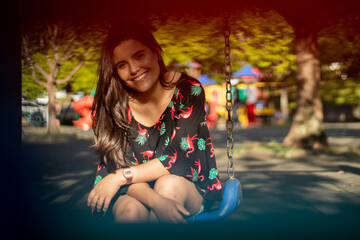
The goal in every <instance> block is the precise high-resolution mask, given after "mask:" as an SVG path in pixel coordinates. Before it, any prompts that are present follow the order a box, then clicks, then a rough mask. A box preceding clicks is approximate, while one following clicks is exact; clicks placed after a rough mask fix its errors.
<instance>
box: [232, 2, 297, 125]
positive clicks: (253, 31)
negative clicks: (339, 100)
mask: <svg viewBox="0 0 360 240" xmlns="http://www.w3.org/2000/svg"><path fill="white" fill-rule="evenodd" d="M235 17H236V20H235V21H234V23H233V24H232V26H231V27H232V32H233V34H234V35H235V36H236V38H237V43H236V45H235V46H234V48H233V49H232V51H233V52H234V55H235V56H236V58H234V59H235V61H236V59H239V60H240V61H242V62H247V63H250V64H251V65H252V66H253V67H258V68H259V69H261V72H262V73H263V74H264V75H265V76H266V79H267V80H269V81H282V82H283V83H284V84H283V87H282V90H281V97H280V100H281V111H282V116H283V119H284V120H286V119H287V116H288V97H287V84H286V79H287V77H289V76H290V75H291V74H292V73H293V71H295V69H296V65H295V59H296V56H295V54H294V48H293V43H294V32H293V29H292V28H291V26H290V25H289V24H288V23H287V22H286V21H285V19H284V18H283V17H282V16H281V15H279V14H278V13H277V12H276V11H274V10H264V9H258V8H254V9H248V10H246V11H242V12H241V14H240V16H239V17H238V16H237V15H235Z"/></svg>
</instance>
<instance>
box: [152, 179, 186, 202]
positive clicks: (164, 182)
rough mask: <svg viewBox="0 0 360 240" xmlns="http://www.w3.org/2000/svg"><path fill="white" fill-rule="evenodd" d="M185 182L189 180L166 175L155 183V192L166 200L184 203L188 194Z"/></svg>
mask: <svg viewBox="0 0 360 240" xmlns="http://www.w3.org/2000/svg"><path fill="white" fill-rule="evenodd" d="M185 181H187V180H186V179H184V178H183V177H179V176H176V175H171V174H170V175H165V176H162V177H160V178H159V179H158V180H157V181H156V182H155V186H154V191H155V192H157V193H158V194H160V195H162V196H164V197H166V198H170V199H172V200H175V201H178V202H183V201H184V197H185V196H184V195H185V194H186V187H185V186H184V185H185V184H186V182H185Z"/></svg>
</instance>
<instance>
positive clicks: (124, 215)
mask: <svg viewBox="0 0 360 240" xmlns="http://www.w3.org/2000/svg"><path fill="white" fill-rule="evenodd" d="M112 212H113V215H114V218H115V222H123V223H139V222H147V221H148V219H149V211H148V209H147V208H146V207H145V206H144V205H143V204H142V203H141V202H139V201H138V200H136V199H135V198H133V197H130V196H129V195H126V194H125V195H122V196H120V197H119V198H118V199H117V200H116V202H115V204H114V207H113V209H112Z"/></svg>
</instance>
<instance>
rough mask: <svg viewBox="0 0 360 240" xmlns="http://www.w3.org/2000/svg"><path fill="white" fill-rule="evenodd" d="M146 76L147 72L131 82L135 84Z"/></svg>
mask: <svg viewBox="0 0 360 240" xmlns="http://www.w3.org/2000/svg"><path fill="white" fill-rule="evenodd" d="M146 75H147V72H144V73H143V74H141V75H140V76H138V77H136V78H134V79H133V80H134V81H135V82H137V81H140V80H142V79H143V78H144V77H146Z"/></svg>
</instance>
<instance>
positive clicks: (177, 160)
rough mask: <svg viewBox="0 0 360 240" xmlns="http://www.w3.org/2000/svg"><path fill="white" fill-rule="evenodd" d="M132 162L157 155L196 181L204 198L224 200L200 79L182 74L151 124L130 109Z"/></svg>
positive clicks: (174, 171) (177, 172)
mask: <svg viewBox="0 0 360 240" xmlns="http://www.w3.org/2000/svg"><path fill="white" fill-rule="evenodd" d="M128 121H129V123H130V126H131V142H130V143H129V144H130V146H129V151H128V153H127V157H128V159H129V160H130V162H131V163H132V164H133V165H139V164H142V163H145V162H147V161H150V160H151V159H154V158H158V159H159V160H160V162H161V163H162V164H163V165H164V167H165V168H166V169H167V170H168V171H169V172H170V173H171V174H175V175H178V176H183V177H185V178H186V179H188V180H189V181H191V182H193V183H194V184H195V185H196V187H197V188H198V190H199V192H201V193H202V195H203V197H204V198H205V199H209V200H218V201H221V197H222V187H221V183H220V180H219V174H218V170H217V168H216V162H215V154H214V147H213V143H212V140H211V137H210V133H209V130H208V127H207V124H206V111H205V93H204V89H203V87H202V86H201V84H200V82H199V81H198V80H196V79H194V78H191V77H189V76H187V75H185V74H182V76H181V77H180V79H179V81H178V82H177V84H176V88H175V91H174V95H173V97H172V99H171V101H170V102H169V105H168V107H167V108H166V109H165V111H164V112H163V114H162V115H161V117H160V118H159V120H158V121H157V122H156V123H155V125H154V126H152V127H146V126H143V125H142V124H140V123H139V122H137V121H136V120H135V119H134V117H133V115H132V113H131V110H130V108H128Z"/></svg>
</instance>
